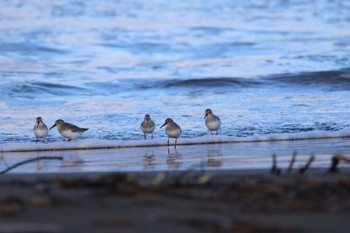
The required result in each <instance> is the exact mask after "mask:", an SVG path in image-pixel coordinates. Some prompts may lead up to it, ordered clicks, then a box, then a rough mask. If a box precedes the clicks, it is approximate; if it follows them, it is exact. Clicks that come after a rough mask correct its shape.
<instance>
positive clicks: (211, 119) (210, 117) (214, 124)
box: [204, 108, 221, 135]
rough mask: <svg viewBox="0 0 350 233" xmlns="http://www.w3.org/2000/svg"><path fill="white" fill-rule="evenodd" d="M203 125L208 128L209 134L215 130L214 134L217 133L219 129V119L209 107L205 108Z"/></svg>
mask: <svg viewBox="0 0 350 233" xmlns="http://www.w3.org/2000/svg"><path fill="white" fill-rule="evenodd" d="M204 119H205V125H206V126H207V128H208V129H209V130H210V132H211V134H213V131H216V135H217V134H218V133H219V129H220V126H221V120H220V118H219V117H217V116H215V115H214V114H213V112H212V111H211V109H209V108H208V109H206V110H205V116H204Z"/></svg>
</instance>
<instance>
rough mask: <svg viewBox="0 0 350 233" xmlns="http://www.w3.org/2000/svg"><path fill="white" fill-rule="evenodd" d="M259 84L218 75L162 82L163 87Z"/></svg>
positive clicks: (247, 85)
mask: <svg viewBox="0 0 350 233" xmlns="http://www.w3.org/2000/svg"><path fill="white" fill-rule="evenodd" d="M259 84H261V82H258V81H253V80H248V79H244V78H231V77H221V78H220V77H218V78H196V79H186V80H172V81H168V82H166V83H164V84H163V85H164V87H227V86H230V87H232V86H237V87H249V86H254V85H259Z"/></svg>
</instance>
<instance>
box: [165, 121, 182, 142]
mask: <svg viewBox="0 0 350 233" xmlns="http://www.w3.org/2000/svg"><path fill="white" fill-rule="evenodd" d="M165 125H166V127H165V133H166V134H167V135H168V146H169V138H175V148H176V143H177V139H178V137H180V135H181V133H182V130H181V128H180V126H179V125H178V124H176V123H175V122H174V121H173V120H172V119H171V118H168V119H166V120H165V123H164V124H163V125H162V126H161V127H160V128H162V127H163V126H165Z"/></svg>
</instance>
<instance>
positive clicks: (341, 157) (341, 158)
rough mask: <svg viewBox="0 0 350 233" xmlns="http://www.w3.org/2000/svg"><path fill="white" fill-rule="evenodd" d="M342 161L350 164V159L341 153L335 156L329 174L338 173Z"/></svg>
mask: <svg viewBox="0 0 350 233" xmlns="http://www.w3.org/2000/svg"><path fill="white" fill-rule="evenodd" d="M340 161H344V162H346V163H350V158H347V157H345V156H344V155H342V154H339V153H337V154H335V155H334V156H333V157H332V164H331V167H330V168H329V169H328V172H329V173H336V172H338V164H339V162H340Z"/></svg>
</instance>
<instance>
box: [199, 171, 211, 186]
mask: <svg viewBox="0 0 350 233" xmlns="http://www.w3.org/2000/svg"><path fill="white" fill-rule="evenodd" d="M210 180H211V176H210V175H209V174H207V173H205V174H203V175H201V176H199V177H198V180H197V181H198V184H206V183H208V182H209V181H210Z"/></svg>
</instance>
